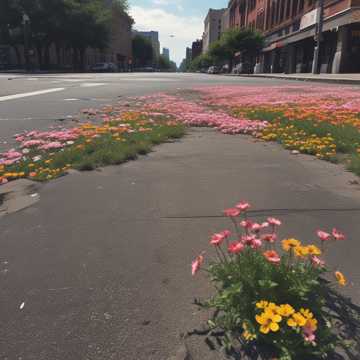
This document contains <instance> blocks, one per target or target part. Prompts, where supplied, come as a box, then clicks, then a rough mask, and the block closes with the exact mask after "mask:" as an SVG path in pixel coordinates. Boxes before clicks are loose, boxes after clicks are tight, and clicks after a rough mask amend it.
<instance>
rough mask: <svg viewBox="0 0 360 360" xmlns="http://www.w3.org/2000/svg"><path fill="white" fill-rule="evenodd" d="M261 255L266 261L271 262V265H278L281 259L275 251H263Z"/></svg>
mask: <svg viewBox="0 0 360 360" xmlns="http://www.w3.org/2000/svg"><path fill="white" fill-rule="evenodd" d="M263 255H264V256H265V258H266V260H267V261H269V262H271V263H272V264H275V265H279V264H280V261H281V258H280V256H279V254H278V253H277V252H276V251H274V250H268V251H265V252H264V253H263Z"/></svg>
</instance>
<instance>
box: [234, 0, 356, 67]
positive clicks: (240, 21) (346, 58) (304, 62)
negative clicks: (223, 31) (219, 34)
mask: <svg viewBox="0 0 360 360" xmlns="http://www.w3.org/2000/svg"><path fill="white" fill-rule="evenodd" d="M228 7H229V13H230V20H229V21H230V27H231V28H234V27H238V28H243V27H244V28H252V29H256V30H258V31H260V32H262V33H263V34H264V35H265V43H266V45H265V48H264V49H263V52H262V54H261V56H260V57H259V58H258V59H257V66H255V69H256V71H257V72H273V73H282V72H286V73H294V72H311V70H312V64H313V55H314V47H315V39H314V38H315V33H316V22H317V17H318V16H317V15H318V11H319V9H318V8H317V4H316V0H231V1H230V2H229V6H228ZM323 31H324V33H323V36H322V45H321V48H320V50H321V51H320V61H319V70H320V71H321V72H323V73H339V72H360V0H325V5H324V29H323Z"/></svg>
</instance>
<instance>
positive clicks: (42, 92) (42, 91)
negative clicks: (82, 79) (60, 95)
mask: <svg viewBox="0 0 360 360" xmlns="http://www.w3.org/2000/svg"><path fill="white" fill-rule="evenodd" d="M63 90H65V88H54V89H47V90H39V91H32V92H28V93H21V94H15V95H8V96H1V97H0V101H7V100H16V99H21V98H25V97H29V96H36V95H44V94H50V93H53V92H58V91H63Z"/></svg>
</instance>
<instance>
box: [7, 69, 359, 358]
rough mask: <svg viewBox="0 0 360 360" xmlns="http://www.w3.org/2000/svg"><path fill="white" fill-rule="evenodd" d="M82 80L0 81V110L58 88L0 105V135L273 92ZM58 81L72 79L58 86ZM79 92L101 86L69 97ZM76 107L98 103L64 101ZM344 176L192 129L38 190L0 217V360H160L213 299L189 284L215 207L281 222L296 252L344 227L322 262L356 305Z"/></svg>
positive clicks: (184, 81) (351, 207) (349, 197)
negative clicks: (144, 103) (79, 117)
mask: <svg viewBox="0 0 360 360" xmlns="http://www.w3.org/2000/svg"><path fill="white" fill-rule="evenodd" d="M87 76H89V75H81V76H80V75H73V76H68V75H67V76H65V77H61V76H56V77H51V78H49V77H41V78H40V79H39V80H26V77H25V78H23V77H20V78H17V79H14V80H7V79H6V77H5V78H4V77H2V79H1V80H0V84H1V86H0V88H1V92H2V94H1V96H0V100H1V97H4V96H9V95H14V94H19V93H26V92H33V91H40V90H46V89H49V88H53V87H54V88H65V89H64V90H59V91H57V92H54V93H50V94H44V95H34V96H31V97H27V98H19V99H15V100H5V101H2V102H1V101H0V118H2V119H5V120H1V121H0V131H1V137H2V138H3V139H7V138H8V136H10V135H11V134H12V132H13V131H19V130H21V129H23V128H33V127H38V126H47V125H49V124H52V123H53V122H54V119H56V118H57V117H58V116H60V115H73V114H75V113H76V112H77V111H78V110H79V109H80V108H83V107H84V105H85V107H95V106H98V105H100V104H103V103H109V102H111V101H112V100H115V99H116V98H117V96H119V95H120V96H126V95H141V94H145V93H149V92H153V91H160V90H173V89H177V88H188V87H191V86H192V85H199V84H203V85H207V84H215V83H216V84H217V83H244V84H254V85H259V84H263V85H264V86H266V85H267V84H274V83H276V82H274V81H266V80H256V81H253V80H251V79H238V78H227V77H211V76H206V75H158V74H154V75H153V74H142V75H133V74H129V75H114V76H111V75H104V76H99V77H98V76H91V78H90V79H85V78H86V77H87ZM69 78H71V79H73V80H75V79H77V80H78V79H80V78H81V82H80V81H79V82H68V83H67V82H65V80H69ZM129 79H132V80H129ZM146 79H149V80H146ZM52 81H62V82H61V83H52ZM85 83H105V84H104V85H96V86H95V85H94V86H87V87H81V84H85ZM277 83H279V82H277ZM280 83H284V81H281V82H280ZM3 84H11V85H9V87H8V88H6V87H4V86H5V85H3ZM4 89H5V90H4ZM84 97H86V98H91V99H94V98H96V100H73V101H69V100H68V101H66V100H65V99H69V98H73V99H75V98H76V99H77V98H84ZM100 98H101V99H100ZM105 100H106V101H105ZM25 117H31V118H32V119H25ZM6 119H8V120H6ZM354 180H355V177H354V176H353V175H351V174H349V173H346V172H345V171H343V170H342V169H341V168H340V167H339V166H337V165H333V164H329V163H326V162H322V161H319V160H316V159H314V158H311V157H307V156H302V155H299V156H294V155H291V154H290V153H289V152H287V151H285V150H283V149H281V148H280V147H278V146H277V145H274V144H263V143H260V142H254V140H253V139H251V138H247V137H244V136H230V135H222V134H220V133H217V132H215V131H213V130H206V129H196V130H192V131H190V132H189V134H188V135H187V136H186V137H185V138H184V139H182V140H181V141H178V142H175V143H169V144H163V145H160V146H159V147H157V148H156V149H155V151H154V152H153V153H151V154H150V155H148V156H146V157H142V158H141V159H139V160H137V161H133V162H129V163H127V164H124V165H122V166H118V167H108V168H106V169H103V170H101V171H94V172H90V173H81V174H78V173H75V174H72V175H69V176H66V177H64V178H60V179H57V180H55V181H53V182H50V183H48V184H45V185H43V186H41V187H40V188H39V190H38V192H39V195H40V201H39V202H37V203H36V204H35V205H33V206H31V207H29V208H27V209H25V210H23V211H21V212H18V213H14V214H11V215H7V216H4V217H2V218H0V319H1V321H0V359H4V360H5V359H7V360H20V359H21V360H111V359H114V360H167V359H168V358H169V356H170V355H172V354H173V353H174V352H175V351H176V349H177V347H178V346H179V345H180V343H181V340H180V335H181V333H183V332H185V331H187V330H189V329H192V328H194V327H196V326H198V325H199V323H200V319H201V317H202V316H201V315H200V313H199V312H197V311H196V309H195V308H194V307H193V306H192V300H193V298H194V297H200V296H202V295H206V294H208V293H209V292H210V291H211V290H210V288H209V287H208V286H207V282H206V281H205V279H204V278H203V277H202V276H200V277H198V278H195V279H192V278H191V276H190V263H191V260H192V258H193V257H194V256H195V255H197V254H198V253H199V252H200V251H202V250H204V249H205V250H208V251H209V247H208V238H209V235H210V234H211V233H212V232H214V231H215V230H219V229H222V228H224V227H226V226H227V225H228V222H227V220H226V219H224V218H222V217H217V215H220V214H221V210H222V209H223V208H225V207H228V206H229V205H232V204H233V203H235V202H237V201H238V200H242V199H247V200H249V201H250V202H252V203H253V204H254V210H255V212H254V213H253V216H267V215H274V216H277V217H279V218H281V219H282V220H283V221H284V224H285V225H284V227H282V230H281V236H283V237H285V236H289V235H291V236H294V237H298V238H300V239H302V240H304V241H305V242H306V241H313V239H314V233H315V230H317V229H318V228H319V227H320V228H325V229H328V228H332V227H333V226H335V227H338V228H340V229H342V230H343V231H345V232H346V233H347V234H348V237H349V239H348V240H347V241H346V242H345V243H342V244H337V245H335V247H334V249H333V250H332V251H331V252H329V253H328V254H327V261H328V262H329V263H330V264H331V265H332V266H333V267H334V268H339V269H341V270H342V271H343V272H344V273H345V274H347V275H348V277H349V279H350V282H351V284H350V286H349V288H348V289H347V293H348V294H349V295H350V296H351V297H352V298H353V300H354V301H355V302H358V303H360V268H359V266H358V257H359V253H360V243H359V242H358V237H357V236H358V234H359V233H360V223H359V222H358V219H359V214H360V191H359V190H360V186H359V185H356V184H354V182H353V181H354ZM200 359H201V360H203V359H205V358H204V357H203V356H202V357H199V360H200ZM195 360H197V359H195Z"/></svg>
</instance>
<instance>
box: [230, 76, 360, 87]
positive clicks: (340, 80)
mask: <svg viewBox="0 0 360 360" xmlns="http://www.w3.org/2000/svg"><path fill="white" fill-rule="evenodd" d="M232 76H239V77H251V78H268V79H279V80H299V81H313V82H323V83H336V84H349V85H360V74H317V75H314V74H311V73H309V74H252V75H246V74H240V75H235V74H232Z"/></svg>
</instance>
